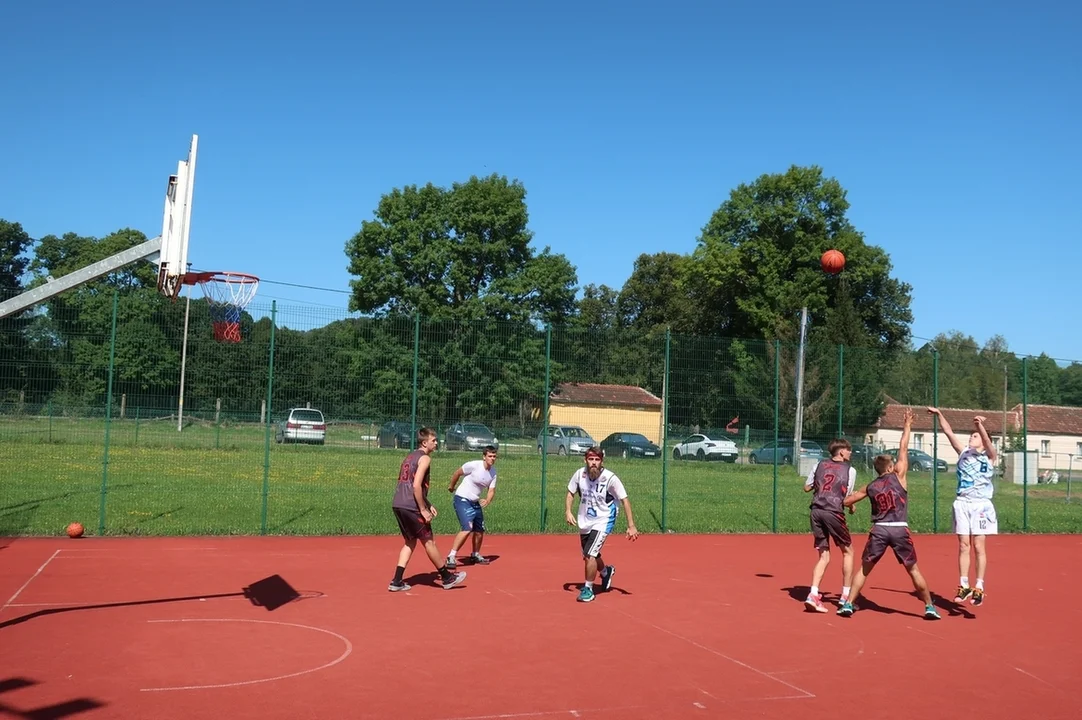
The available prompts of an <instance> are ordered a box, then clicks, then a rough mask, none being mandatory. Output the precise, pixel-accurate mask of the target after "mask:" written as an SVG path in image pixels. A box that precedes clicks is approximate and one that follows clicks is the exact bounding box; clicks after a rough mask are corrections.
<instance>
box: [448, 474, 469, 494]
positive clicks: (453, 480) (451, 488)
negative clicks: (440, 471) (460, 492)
mask: <svg viewBox="0 0 1082 720" xmlns="http://www.w3.org/2000/svg"><path fill="white" fill-rule="evenodd" d="M463 475H465V473H464V472H462V468H455V471H454V472H453V473H451V482H450V483H448V485H447V492H452V493H453V492H454V491H455V488H456V487H457V486H458V481H459V480H461V479H462V476H463Z"/></svg>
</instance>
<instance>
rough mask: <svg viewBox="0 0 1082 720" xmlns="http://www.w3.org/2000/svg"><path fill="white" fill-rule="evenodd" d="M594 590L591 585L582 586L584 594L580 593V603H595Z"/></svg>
mask: <svg viewBox="0 0 1082 720" xmlns="http://www.w3.org/2000/svg"><path fill="white" fill-rule="evenodd" d="M593 600H594V589H593V588H591V587H590V586H589V585H583V586H582V592H580V593H579V602H593Z"/></svg>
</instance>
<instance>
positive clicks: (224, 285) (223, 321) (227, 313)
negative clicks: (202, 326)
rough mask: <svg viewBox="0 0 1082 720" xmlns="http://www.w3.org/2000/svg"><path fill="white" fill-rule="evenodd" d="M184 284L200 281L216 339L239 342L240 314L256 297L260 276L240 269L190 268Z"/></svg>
mask: <svg viewBox="0 0 1082 720" xmlns="http://www.w3.org/2000/svg"><path fill="white" fill-rule="evenodd" d="M184 284H185V285H195V284H198V285H199V287H200V288H201V289H202V290H203V296H204V297H205V298H206V299H207V304H208V305H209V306H210V320H211V323H212V324H213V326H214V339H215V340H217V341H218V342H225V343H239V342H240V314H241V312H243V311H244V309H245V308H246V307H248V304H249V303H250V302H252V299H253V298H255V292H256V290H257V289H258V288H259V278H257V277H256V276H255V275H248V274H246V273H238V272H189V273H186V274H185V275H184Z"/></svg>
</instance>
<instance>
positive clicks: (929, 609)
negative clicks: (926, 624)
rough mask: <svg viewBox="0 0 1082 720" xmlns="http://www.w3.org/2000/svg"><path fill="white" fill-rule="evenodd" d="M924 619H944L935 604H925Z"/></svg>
mask: <svg viewBox="0 0 1082 720" xmlns="http://www.w3.org/2000/svg"><path fill="white" fill-rule="evenodd" d="M924 619H925V620H942V618H941V617H940V615H939V613H938V612H936V609H935V605H925V606H924Z"/></svg>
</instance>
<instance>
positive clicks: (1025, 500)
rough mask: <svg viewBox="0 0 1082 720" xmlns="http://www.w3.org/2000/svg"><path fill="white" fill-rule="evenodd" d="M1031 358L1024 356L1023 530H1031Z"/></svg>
mask: <svg viewBox="0 0 1082 720" xmlns="http://www.w3.org/2000/svg"><path fill="white" fill-rule="evenodd" d="M1027 360H1029V358H1027V357H1023V358H1022V531H1023V532H1024V531H1026V530H1029V363H1028V362H1027Z"/></svg>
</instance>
